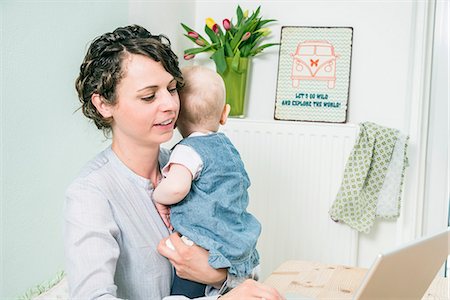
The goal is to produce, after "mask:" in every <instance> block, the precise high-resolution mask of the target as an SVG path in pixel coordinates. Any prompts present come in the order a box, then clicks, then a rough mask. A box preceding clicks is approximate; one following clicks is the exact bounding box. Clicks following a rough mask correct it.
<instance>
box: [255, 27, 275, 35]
mask: <svg viewBox="0 0 450 300" xmlns="http://www.w3.org/2000/svg"><path fill="white" fill-rule="evenodd" d="M255 32H261V35H262V36H268V35H269V34H270V33H271V30H270V29H269V28H267V27H264V28H260V29H258V30H256V31H255Z"/></svg>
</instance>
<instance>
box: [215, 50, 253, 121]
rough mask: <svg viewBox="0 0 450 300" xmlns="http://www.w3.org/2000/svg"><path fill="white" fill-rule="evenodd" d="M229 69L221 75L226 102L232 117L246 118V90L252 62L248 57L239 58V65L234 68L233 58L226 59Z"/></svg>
mask: <svg viewBox="0 0 450 300" xmlns="http://www.w3.org/2000/svg"><path fill="white" fill-rule="evenodd" d="M225 60H226V62H227V69H226V71H225V72H224V73H223V74H220V75H221V76H222V78H223V81H224V82H225V89H226V93H227V96H226V101H227V103H228V104H230V106H231V110H230V117H236V118H244V117H245V111H246V101H245V100H246V88H247V76H248V72H249V66H250V60H249V59H248V58H246V57H241V58H239V65H238V66H237V67H236V66H234V67H233V66H232V61H233V58H232V57H226V58H225Z"/></svg>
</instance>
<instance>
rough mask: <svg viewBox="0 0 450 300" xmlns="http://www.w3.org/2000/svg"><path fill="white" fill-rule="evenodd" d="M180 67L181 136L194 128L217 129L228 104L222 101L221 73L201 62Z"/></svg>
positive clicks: (194, 129)
mask: <svg viewBox="0 0 450 300" xmlns="http://www.w3.org/2000/svg"><path fill="white" fill-rule="evenodd" d="M181 71H182V74H183V78H184V81H185V85H184V87H183V89H182V90H181V91H180V115H179V117H178V121H177V126H178V130H179V131H180V133H181V135H182V136H183V137H186V136H188V135H189V134H191V133H192V132H194V131H200V132H208V131H212V132H215V131H217V130H218V129H219V126H220V125H221V124H222V125H223V124H225V122H226V119H227V117H228V113H229V112H230V106H229V105H225V84H224V83H223V80H222V77H220V76H219V74H217V73H216V72H214V71H213V70H211V69H208V68H205V67H201V66H192V67H185V68H183V69H182V70H181Z"/></svg>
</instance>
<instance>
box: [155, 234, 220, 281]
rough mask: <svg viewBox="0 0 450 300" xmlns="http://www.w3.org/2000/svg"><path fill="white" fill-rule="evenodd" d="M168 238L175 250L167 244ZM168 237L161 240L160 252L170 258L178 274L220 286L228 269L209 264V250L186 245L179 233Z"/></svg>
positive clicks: (185, 277)
mask: <svg viewBox="0 0 450 300" xmlns="http://www.w3.org/2000/svg"><path fill="white" fill-rule="evenodd" d="M167 239H170V241H171V242H172V244H173V246H174V248H175V250H172V249H170V248H169V247H168V246H167V245H166V240H167ZM167 239H163V240H161V241H160V242H159V245H158V252H159V253H160V254H161V255H163V256H165V257H167V258H168V259H169V261H170V262H171V263H172V265H173V266H174V267H175V269H176V272H177V275H178V276H180V277H181V278H184V279H189V280H192V281H195V282H200V283H204V284H209V285H212V286H214V287H218V288H220V286H221V285H222V283H223V282H224V281H225V279H226V277H227V271H226V269H214V268H212V267H211V266H210V265H209V264H208V251H206V250H205V249H203V248H201V247H199V246H197V245H195V244H194V245H192V246H188V245H186V244H185V243H184V242H183V241H182V240H181V238H180V236H179V235H178V233H173V234H171V235H170V236H169V238H167Z"/></svg>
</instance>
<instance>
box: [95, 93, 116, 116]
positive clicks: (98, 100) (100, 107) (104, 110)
mask: <svg viewBox="0 0 450 300" xmlns="http://www.w3.org/2000/svg"><path fill="white" fill-rule="evenodd" d="M91 102H92V104H93V105H94V106H95V108H96V109H97V111H98V112H99V113H100V114H101V115H102V117H103V118H111V117H112V110H113V106H112V105H110V104H108V103H106V102H105V101H104V100H103V97H102V96H100V95H99V94H92V96H91Z"/></svg>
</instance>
